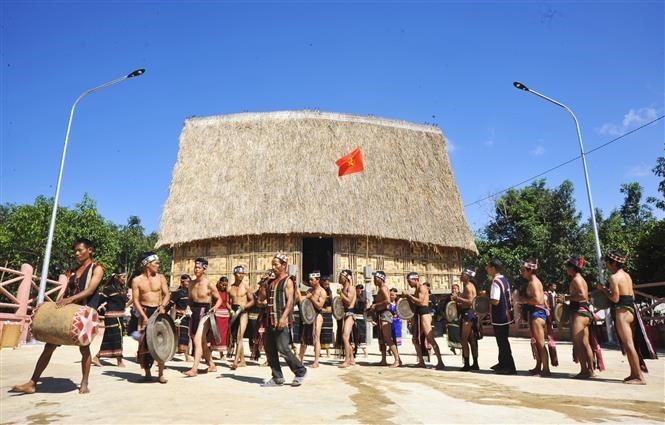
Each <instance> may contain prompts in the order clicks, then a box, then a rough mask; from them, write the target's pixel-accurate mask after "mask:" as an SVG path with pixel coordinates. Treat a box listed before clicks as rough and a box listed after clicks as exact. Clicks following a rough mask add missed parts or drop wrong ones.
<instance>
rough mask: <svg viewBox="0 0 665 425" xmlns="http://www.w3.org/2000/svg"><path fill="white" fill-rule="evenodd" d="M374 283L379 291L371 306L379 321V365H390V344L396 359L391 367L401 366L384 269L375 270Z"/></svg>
mask: <svg viewBox="0 0 665 425" xmlns="http://www.w3.org/2000/svg"><path fill="white" fill-rule="evenodd" d="M374 285H376V287H377V293H376V295H375V296H374V304H372V305H371V306H370V307H369V308H370V309H371V310H374V311H375V312H376V318H377V321H378V323H377V326H378V327H379V348H380V349H381V362H380V363H379V366H387V365H388V362H387V360H386V346H388V347H389V348H390V352H391V353H392V355H393V359H394V361H393V364H391V365H390V367H391V368H394V367H399V365H400V364H401V363H402V361H401V360H400V358H399V352H398V351H397V345H395V341H393V337H392V324H393V314H392V313H391V312H390V310H389V309H388V305H390V291H389V290H388V286H387V285H386V274H385V273H384V272H383V271H381V270H377V271H376V272H374Z"/></svg>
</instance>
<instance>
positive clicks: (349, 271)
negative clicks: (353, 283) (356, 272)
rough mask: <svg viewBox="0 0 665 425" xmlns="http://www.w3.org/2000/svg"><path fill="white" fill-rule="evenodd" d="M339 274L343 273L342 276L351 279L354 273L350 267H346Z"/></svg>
mask: <svg viewBox="0 0 665 425" xmlns="http://www.w3.org/2000/svg"><path fill="white" fill-rule="evenodd" d="M339 274H341V275H342V276H344V277H345V278H347V279H351V276H352V275H353V273H352V272H351V270H349V269H344V270H342V271H341V272H340V273H339Z"/></svg>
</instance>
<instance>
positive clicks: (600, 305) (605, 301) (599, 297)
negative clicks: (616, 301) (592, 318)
mask: <svg viewBox="0 0 665 425" xmlns="http://www.w3.org/2000/svg"><path fill="white" fill-rule="evenodd" d="M589 298H591V304H593V306H594V307H595V308H596V310H605V309H607V308H610V307H611V305H612V304H611V303H610V299H609V298H608V297H607V294H605V292H603V291H600V290H598V289H596V290H594V291H591V292H590V293H589Z"/></svg>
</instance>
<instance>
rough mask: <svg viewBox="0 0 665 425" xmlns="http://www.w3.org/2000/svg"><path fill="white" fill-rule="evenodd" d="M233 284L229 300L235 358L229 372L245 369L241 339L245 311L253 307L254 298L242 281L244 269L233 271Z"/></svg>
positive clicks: (245, 317) (238, 267)
mask: <svg viewBox="0 0 665 425" xmlns="http://www.w3.org/2000/svg"><path fill="white" fill-rule="evenodd" d="M233 278H234V281H233V284H232V285H231V286H230V287H229V289H228V291H229V299H230V301H231V314H232V315H233V317H232V319H231V338H233V340H234V342H235V347H236V357H235V360H234V361H233V364H232V365H231V370H235V369H237V368H238V367H245V366H247V363H245V351H244V347H243V346H244V344H243V339H244V338H243V337H244V335H245V329H247V320H248V316H247V311H248V310H249V309H250V307H252V306H253V305H254V297H253V296H252V293H251V292H250V291H249V287H248V286H247V284H246V283H245V282H243V279H244V278H245V268H244V267H243V266H236V267H235V268H234V269H233Z"/></svg>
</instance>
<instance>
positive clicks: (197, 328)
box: [185, 257, 222, 376]
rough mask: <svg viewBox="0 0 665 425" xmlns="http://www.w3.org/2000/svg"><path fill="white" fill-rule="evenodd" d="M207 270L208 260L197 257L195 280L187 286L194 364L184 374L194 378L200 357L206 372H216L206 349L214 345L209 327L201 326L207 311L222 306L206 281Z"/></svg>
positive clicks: (215, 288)
mask: <svg viewBox="0 0 665 425" xmlns="http://www.w3.org/2000/svg"><path fill="white" fill-rule="evenodd" d="M207 268H208V260H206V259H205V258H202V257H199V258H197V259H196V260H195V261H194V275H195V276H196V280H195V281H194V282H192V283H190V284H189V303H190V309H191V310H192V318H191V321H190V328H189V332H190V336H191V337H192V345H193V346H194V364H192V368H191V369H190V370H188V371H187V372H185V375H187V376H196V375H197V374H198V369H199V362H200V361H201V356H202V355H203V357H204V358H205V360H206V363H208V372H216V371H217V366H215V363H213V361H212V354H211V352H210V348H209V347H208V342H212V343H214V338H213V336H212V335H210V336H208V332H206V331H209V327H208V326H206V324H205V323H203V324H201V322H202V319H203V318H204V317H205V316H206V315H207V314H208V312H209V311H213V314H214V312H215V311H216V310H217V309H218V308H219V306H220V305H221V304H222V297H220V296H219V292H218V291H217V286H215V284H213V283H212V282H210V281H209V280H208V277H207V276H206V269H207ZM213 298H214V299H216V300H217V302H216V303H215V305H214V307H212V308H210V304H211V302H212V299H213ZM212 318H213V320H215V319H214V316H212Z"/></svg>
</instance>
